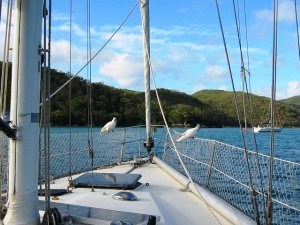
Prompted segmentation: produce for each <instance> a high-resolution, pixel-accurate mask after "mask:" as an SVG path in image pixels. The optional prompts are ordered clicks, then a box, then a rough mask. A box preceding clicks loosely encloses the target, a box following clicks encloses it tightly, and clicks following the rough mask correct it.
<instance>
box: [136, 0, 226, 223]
mask: <svg viewBox="0 0 300 225" xmlns="http://www.w3.org/2000/svg"><path fill="white" fill-rule="evenodd" d="M141 4H143V3H142V2H141ZM142 27H143V31H144V30H145V29H144V27H145V24H144V21H143V20H142ZM143 38H144V39H145V38H146V35H143ZM144 41H145V40H144ZM149 49H150V48H146V52H145V53H146V57H147V58H146V60H147V61H148V64H149V69H150V75H151V76H150V77H151V79H152V83H153V86H154V91H155V94H156V97H157V102H158V106H159V109H160V112H161V114H162V117H163V120H164V123H165V126H166V129H167V133H168V135H169V137H170V140H171V142H172V145H173V148H174V150H175V152H176V155H177V157H178V160H179V162H180V164H181V166H182V168H183V170H184V172H185V174H186V176H187V177H188V179H189V181H190V183H191V184H192V185H193V186H194V187H195V190H196V191H197V192H198V194H199V196H200V197H201V198H202V200H203V202H204V203H205V204H206V206H207V208H208V209H209V211H210V212H211V214H212V215H213V216H214V218H215V219H216V220H217V222H218V223H219V224H221V222H220V220H219V219H218V217H217V216H216V215H215V214H214V212H213V211H212V209H211V208H210V207H209V205H208V203H207V202H206V200H205V199H204V197H203V195H202V194H201V192H200V191H199V189H198V188H197V187H196V185H195V183H194V181H193V179H192V177H191V175H190V173H189V171H188V169H187V167H186V165H185V164H184V162H183V160H182V158H181V156H180V153H179V151H178V149H177V147H176V144H175V142H174V140H173V137H172V134H171V131H170V128H169V125H168V122H167V119H166V116H165V113H164V110H163V108H162V104H161V101H160V97H159V94H158V91H157V85H156V81H155V77H154V72H153V68H152V63H151V59H150V52H149Z"/></svg>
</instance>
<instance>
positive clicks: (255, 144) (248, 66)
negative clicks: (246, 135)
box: [244, 0, 266, 216]
mask: <svg viewBox="0 0 300 225" xmlns="http://www.w3.org/2000/svg"><path fill="white" fill-rule="evenodd" d="M246 8H247V7H246V0H244V15H245V16H244V25H245V40H246V56H247V69H245V68H244V70H245V71H246V72H247V74H248V83H249V93H250V95H248V101H249V105H250V118H251V121H250V122H251V127H252V131H253V125H254V124H253V121H252V118H253V116H252V115H253V104H252V96H251V94H252V91H251V72H250V71H251V70H250V57H249V41H248V25H247V14H246V13H247V10H246ZM252 141H253V144H252V146H253V148H254V149H253V150H254V152H255V153H256V157H255V158H256V163H257V166H258V176H259V181H260V191H261V193H262V198H263V201H265V191H264V188H263V187H264V185H263V176H262V170H261V165H260V163H261V162H260V160H259V157H258V145H257V139H256V134H255V133H254V132H252ZM263 213H264V216H266V212H265V209H264V210H263Z"/></svg>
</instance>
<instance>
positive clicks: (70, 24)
mask: <svg viewBox="0 0 300 225" xmlns="http://www.w3.org/2000/svg"><path fill="white" fill-rule="evenodd" d="M72 10H73V1H72V0H70V2H69V13H70V19H69V29H70V32H69V44H70V48H69V75H70V76H72V75H71V74H72V19H73V18H72V16H73V15H72V12H73V11H72ZM50 99H51V97H50ZM68 100H69V104H68V110H69V178H68V181H69V187H70V186H72V180H73V179H72V127H71V126H72V102H71V101H72V82H69V92H68Z"/></svg>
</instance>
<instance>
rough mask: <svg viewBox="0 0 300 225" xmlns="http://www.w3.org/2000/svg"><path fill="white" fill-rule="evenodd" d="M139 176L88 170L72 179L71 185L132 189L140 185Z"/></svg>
mask: <svg viewBox="0 0 300 225" xmlns="http://www.w3.org/2000/svg"><path fill="white" fill-rule="evenodd" d="M141 177H142V175H141V174H123V173H91V172H89V173H85V174H83V175H81V176H80V177H77V178H76V179H74V180H73V186H74V187H94V188H114V189H126V190H133V189H135V188H136V187H137V186H139V185H140V183H139V182H138V181H139V179H140V178H141Z"/></svg>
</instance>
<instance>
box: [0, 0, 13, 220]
mask: <svg viewBox="0 0 300 225" xmlns="http://www.w3.org/2000/svg"><path fill="white" fill-rule="evenodd" d="M7 5H8V6H7V19H6V28H5V30H6V31H5V39H4V48H3V61H2V70H1V89H0V90H1V92H0V110H1V118H2V119H3V120H5V118H6V99H7V80H8V69H9V62H8V60H9V46H10V31H11V17H12V0H9V1H8V2H7ZM1 11H2V1H1V5H0V13H1ZM0 22H1V15H0ZM4 150H5V147H4V139H3V138H2V137H1V152H0V194H2V178H3V155H4ZM0 213H1V214H2V210H1V211H0ZM1 216H2V215H1Z"/></svg>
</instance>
